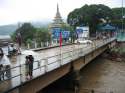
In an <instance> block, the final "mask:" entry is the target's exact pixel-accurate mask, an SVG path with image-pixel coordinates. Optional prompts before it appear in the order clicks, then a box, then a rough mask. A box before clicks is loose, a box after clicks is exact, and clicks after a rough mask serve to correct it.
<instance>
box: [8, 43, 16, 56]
mask: <svg viewBox="0 0 125 93" xmlns="http://www.w3.org/2000/svg"><path fill="white" fill-rule="evenodd" d="M8 52H9V55H10V56H12V55H14V54H16V52H17V49H16V48H15V46H14V44H10V45H8Z"/></svg>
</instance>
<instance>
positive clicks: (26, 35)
mask: <svg viewBox="0 0 125 93" xmlns="http://www.w3.org/2000/svg"><path fill="white" fill-rule="evenodd" d="M35 31H36V29H35V28H34V27H33V26H32V25H31V24H30V23H24V24H22V26H21V27H19V28H18V29H17V30H16V35H17V33H20V34H21V39H22V42H23V43H24V44H26V41H27V40H28V39H31V40H33V38H34V33H35Z"/></svg>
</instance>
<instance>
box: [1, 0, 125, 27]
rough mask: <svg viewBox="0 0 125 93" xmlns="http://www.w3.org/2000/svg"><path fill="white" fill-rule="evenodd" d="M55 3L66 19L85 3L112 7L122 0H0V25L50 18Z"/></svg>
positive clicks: (119, 5)
mask: <svg viewBox="0 0 125 93" xmlns="http://www.w3.org/2000/svg"><path fill="white" fill-rule="evenodd" d="M57 3H58V4H59V9H60V13H61V16H62V18H63V19H66V17H67V15H68V13H69V12H71V11H72V10H73V9H75V8H80V7H82V6H83V5H85V4H89V5H90V4H105V5H107V6H109V7H111V8H112V7H121V3H122V0H0V25H5V24H11V23H17V22H24V21H45V20H52V19H53V18H54V16H55V14H56V6H57ZM124 5H125V0H124Z"/></svg>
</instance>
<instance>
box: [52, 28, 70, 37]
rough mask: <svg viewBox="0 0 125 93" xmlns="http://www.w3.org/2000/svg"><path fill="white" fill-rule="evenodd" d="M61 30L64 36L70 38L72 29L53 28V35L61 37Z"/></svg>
mask: <svg viewBox="0 0 125 93" xmlns="http://www.w3.org/2000/svg"><path fill="white" fill-rule="evenodd" d="M60 32H61V33H62V38H69V36H70V31H64V30H62V29H61V28H53V29H52V37H53V38H56V39H58V38H59V37H60Z"/></svg>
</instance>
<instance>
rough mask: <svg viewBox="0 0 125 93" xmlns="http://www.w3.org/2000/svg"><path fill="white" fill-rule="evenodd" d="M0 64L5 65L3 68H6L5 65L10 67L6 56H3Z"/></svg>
mask: <svg viewBox="0 0 125 93" xmlns="http://www.w3.org/2000/svg"><path fill="white" fill-rule="evenodd" d="M0 64H2V65H5V66H6V65H11V63H10V60H9V58H8V57H7V56H6V55H4V56H3V57H2V58H1V59H0Z"/></svg>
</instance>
